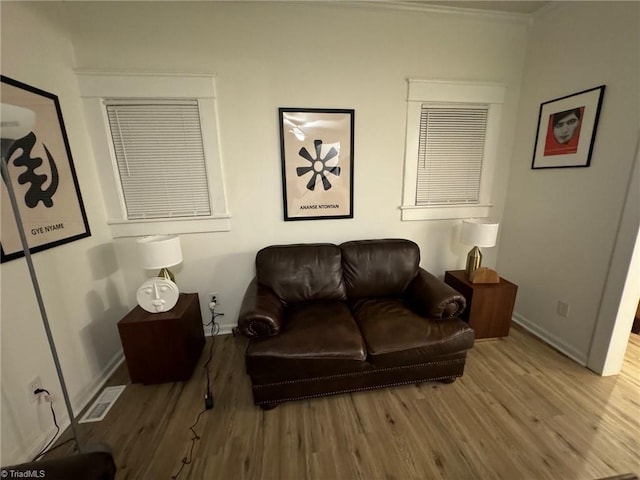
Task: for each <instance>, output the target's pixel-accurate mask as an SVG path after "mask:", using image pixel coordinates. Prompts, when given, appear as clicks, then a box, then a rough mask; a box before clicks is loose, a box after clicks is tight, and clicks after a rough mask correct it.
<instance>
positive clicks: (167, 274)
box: [158, 268, 176, 283]
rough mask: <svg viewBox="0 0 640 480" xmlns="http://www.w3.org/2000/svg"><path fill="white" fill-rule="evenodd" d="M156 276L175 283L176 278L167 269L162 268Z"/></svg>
mask: <svg viewBox="0 0 640 480" xmlns="http://www.w3.org/2000/svg"><path fill="white" fill-rule="evenodd" d="M158 276H159V277H160V278H164V279H166V280H171V281H172V282H173V283H175V282H176V277H174V275H173V273H171V271H170V270H169V269H168V268H163V269H162V270H160V272H159V273H158Z"/></svg>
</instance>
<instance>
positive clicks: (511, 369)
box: [50, 328, 640, 480]
mask: <svg viewBox="0 0 640 480" xmlns="http://www.w3.org/2000/svg"><path fill="white" fill-rule="evenodd" d="M210 341H211V339H208V342H210ZM244 342H245V340H244V339H242V338H233V337H231V336H223V337H216V338H215V344H214V358H213V362H212V366H211V376H212V379H213V380H212V391H213V394H214V397H215V407H214V409H213V410H209V411H206V412H205V413H203V414H202V416H201V417H200V422H199V423H198V425H197V426H196V427H195V430H196V432H197V433H198V434H199V435H200V440H199V441H198V442H196V444H195V447H194V449H193V462H192V463H191V464H189V465H186V466H185V467H184V469H183V471H182V472H181V474H180V476H179V478H180V479H191V480H201V479H225V480H226V479H275V480H279V479H287V480H289V479H292V480H301V479H322V480H324V479H327V480H329V479H385V480H390V479H398V480H400V479H421V480H425V479H427V480H432V479H446V480H458V479H465V480H466V479H482V480H493V479H508V480H528V479H531V480H542V479H550V480H551V479H552V480H558V479H562V480H593V479H596V478H600V477H606V476H613V475H616V474H622V473H629V472H633V473H640V426H639V420H640V336H637V335H632V340H631V343H630V345H629V348H628V351H627V356H626V360H625V364H624V368H623V371H622V373H621V374H620V375H618V376H616V377H606V378H602V377H599V376H597V375H595V374H593V373H592V372H590V371H589V370H587V369H585V368H583V367H581V366H579V365H577V364H576V363H574V362H573V361H571V360H569V359H568V358H566V357H564V356H563V355H561V354H559V353H557V352H556V351H555V350H553V349H551V348H550V347H548V346H546V345H545V344H543V343H541V342H540V341H538V340H537V339H535V338H534V337H533V336H531V335H530V334H528V333H526V332H524V331H523V330H520V329H518V328H512V329H511V334H510V336H509V337H508V338H505V339H503V340H497V341H489V342H478V343H476V346H475V347H474V349H473V350H472V351H471V352H470V354H469V357H468V361H467V367H466V371H465V375H464V376H463V377H462V378H460V379H458V380H457V381H456V382H455V383H453V384H450V385H444V384H439V383H430V384H423V385H420V386H415V385H411V386H406V387H400V388H392V389H383V390H376V391H369V392H361V393H354V394H348V395H340V396H335V397H326V398H323V399H316V400H312V401H301V402H291V403H285V404H282V405H280V406H279V407H277V408H276V409H275V410H271V411H267V412H264V411H262V410H261V409H260V408H258V407H255V406H254V405H253V404H252V401H251V387H250V383H249V379H248V377H247V376H246V375H245V373H244V365H243V355H244V347H245V343H244ZM208 345H209V343H207V348H208ZM206 353H207V350H205V352H203V355H202V358H201V365H202V364H204V361H205V360H206V357H207V354H206ZM124 383H129V379H128V375H127V371H126V367H125V366H124V365H123V366H122V367H121V368H120V369H119V371H118V372H117V373H116V374H115V375H114V376H113V378H112V379H111V380H110V381H109V385H118V384H124ZM204 384H205V376H204V370H203V369H202V368H198V370H197V371H196V373H195V374H194V376H193V378H192V379H191V380H190V381H189V382H185V383H175V384H162V385H150V386H143V385H137V384H135V385H128V386H127V388H126V389H125V391H124V393H123V394H122V395H121V397H120V398H119V400H118V402H117V403H116V405H115V406H114V407H113V409H112V410H111V412H110V413H109V414H108V415H107V417H106V418H105V420H103V421H102V422H100V423H93V424H81V425H80V428H81V431H82V432H83V435H84V440H85V442H86V441H90V442H97V441H101V442H107V443H109V444H110V445H111V446H112V447H113V449H114V454H115V458H116V462H117V465H118V476H117V478H118V479H120V480H124V479H134V480H142V479H150V480H159V479H170V478H172V476H173V475H175V474H176V473H177V472H178V471H179V469H180V466H181V459H182V458H183V457H185V456H186V455H187V454H188V452H189V447H190V445H191V441H190V439H191V436H192V434H191V431H190V430H189V426H190V425H192V424H193V422H194V421H195V419H196V417H197V415H198V413H199V412H201V411H202V410H203V408H204V400H203V393H204ZM67 435H68V433H67ZM63 438H64V437H63ZM64 450H65V447H63V448H61V449H58V450H57V451H56V452H52V453H51V454H50V455H51V456H54V455H55V456H57V455H60V454H61V453H64Z"/></svg>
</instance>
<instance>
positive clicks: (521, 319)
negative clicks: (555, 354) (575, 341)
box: [512, 312, 587, 367]
mask: <svg viewBox="0 0 640 480" xmlns="http://www.w3.org/2000/svg"><path fill="white" fill-rule="evenodd" d="M512 320H513V321H514V322H515V323H517V324H518V325H520V326H521V327H522V328H524V329H525V330H527V331H529V332H531V333H532V334H533V335H535V336H536V337H538V338H539V339H540V340H542V341H543V342H545V343H548V344H549V345H550V346H552V347H553V348H555V349H556V350H558V351H559V352H561V353H562V354H564V355H566V356H567V357H569V358H570V359H572V360H574V361H576V362H578V363H579V364H580V365H582V366H584V367H586V366H587V355H586V354H584V353H583V352H580V351H579V350H576V349H575V348H574V347H573V346H571V345H568V344H567V343H565V342H564V341H563V340H561V339H560V338H558V337H557V336H555V335H554V334H552V333H550V332H548V331H547V330H545V329H544V328H541V327H540V326H539V325H536V324H535V323H533V322H532V321H531V320H529V319H528V318H526V317H525V316H523V315H520V314H519V313H517V312H514V313H513V317H512Z"/></svg>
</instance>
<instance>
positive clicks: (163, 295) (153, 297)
mask: <svg viewBox="0 0 640 480" xmlns="http://www.w3.org/2000/svg"><path fill="white" fill-rule="evenodd" d="M179 293H180V292H179V291H178V286H177V285H176V284H175V283H173V282H172V281H171V280H168V279H166V278H161V277H156V278H150V279H149V280H147V281H146V282H144V283H143V284H142V285H141V286H140V288H138V293H137V296H136V297H137V300H138V305H140V306H141V307H142V308H143V309H144V310H146V311H147V312H149V313H161V312H167V311H169V310H171V309H172V308H173V307H174V306H175V305H176V303H178V295H179Z"/></svg>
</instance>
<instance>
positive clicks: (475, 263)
mask: <svg viewBox="0 0 640 480" xmlns="http://www.w3.org/2000/svg"><path fill="white" fill-rule="evenodd" d="M480 265H482V252H480V249H479V248H478V247H473V248H472V249H471V250H470V251H469V254H468V255H467V268H466V269H465V271H466V272H467V275H468V276H471V274H472V273H473V272H474V271H476V270H477V269H478V268H480Z"/></svg>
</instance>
